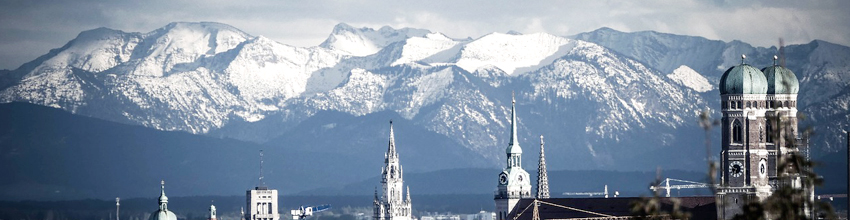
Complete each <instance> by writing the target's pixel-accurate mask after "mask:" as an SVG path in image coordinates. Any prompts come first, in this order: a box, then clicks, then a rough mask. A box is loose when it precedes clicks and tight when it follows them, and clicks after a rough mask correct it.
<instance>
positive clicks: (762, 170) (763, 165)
mask: <svg viewBox="0 0 850 220" xmlns="http://www.w3.org/2000/svg"><path fill="white" fill-rule="evenodd" d="M765 175H767V159H764V158H762V159H761V160H759V176H761V177H764V176H765Z"/></svg>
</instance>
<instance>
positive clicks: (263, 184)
mask: <svg viewBox="0 0 850 220" xmlns="http://www.w3.org/2000/svg"><path fill="white" fill-rule="evenodd" d="M260 186H266V182H265V181H263V150H260Z"/></svg>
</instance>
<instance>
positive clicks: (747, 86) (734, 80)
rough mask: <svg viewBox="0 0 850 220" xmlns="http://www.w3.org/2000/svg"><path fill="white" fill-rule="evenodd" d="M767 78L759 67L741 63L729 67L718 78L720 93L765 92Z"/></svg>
mask: <svg viewBox="0 0 850 220" xmlns="http://www.w3.org/2000/svg"><path fill="white" fill-rule="evenodd" d="M765 93H767V79H766V78H765V77H764V73H763V72H762V71H760V70H759V69H757V68H755V67H753V66H750V65H747V64H741V65H737V66H734V67H732V68H729V69H728V70H726V72H725V73H723V76H722V77H721V78H720V94H721V95H725V94H765Z"/></svg>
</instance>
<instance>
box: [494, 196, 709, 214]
mask: <svg viewBox="0 0 850 220" xmlns="http://www.w3.org/2000/svg"><path fill="white" fill-rule="evenodd" d="M676 198H678V199H679V200H680V202H681V203H680V204H681V207H680V208H681V209H682V210H683V211H686V212H690V213H691V219H694V220H698V219H711V220H714V219H717V207H716V205H715V200H714V197H713V196H703V197H676ZM640 199H641V198H640V197H617V198H549V199H539V200H540V201H542V202H543V203H541V205H540V206H539V207H538V214H539V215H540V219H569V218H591V217H603V216H600V215H594V214H590V213H586V212H581V211H575V210H570V209H566V208H561V207H556V206H552V205H549V204H546V203H551V204H556V205H560V206H566V207H571V208H575V209H580V210H585V211H590V212H594V213H600V214H605V215H612V216H631V215H632V213H631V203H632V202H635V201H639V200H640ZM670 199H671V198H661V201H662V210H665V211H670V210H672V209H673V205H672V204H673V203H672V201H671V200H670ZM532 201H534V199H521V200H520V201H519V202H518V203H517V205H516V206H515V208H514V210H511V214H510V216H516V214H517V213H518V212H522V211H523V209H525V208H526V207H529V204H531V202H532ZM532 210H533V207H529V208H528V210H526V211H525V212H524V213H523V214H522V215H520V216H519V218H517V220H531V219H532V217H533V212H532Z"/></svg>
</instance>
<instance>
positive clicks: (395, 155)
mask: <svg viewBox="0 0 850 220" xmlns="http://www.w3.org/2000/svg"><path fill="white" fill-rule="evenodd" d="M396 158H398V152H396V151H395V132H394V131H393V121H392V120H390V143H389V146H388V147H387V155H386V159H387V162H389V161H390V159H396Z"/></svg>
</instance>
